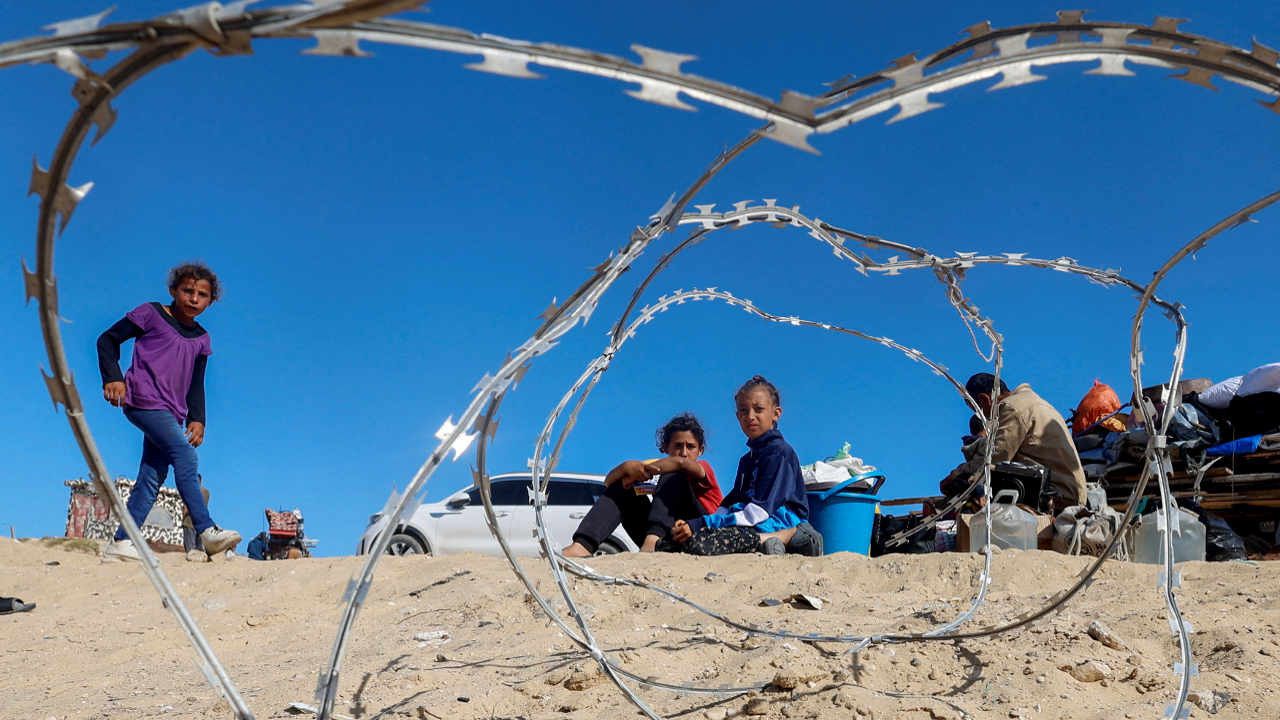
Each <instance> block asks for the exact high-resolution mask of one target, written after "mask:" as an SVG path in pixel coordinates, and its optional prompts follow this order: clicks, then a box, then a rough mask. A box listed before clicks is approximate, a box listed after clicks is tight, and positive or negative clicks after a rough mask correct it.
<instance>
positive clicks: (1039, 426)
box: [970, 383, 1085, 510]
mask: <svg viewBox="0 0 1280 720" xmlns="http://www.w3.org/2000/svg"><path fill="white" fill-rule="evenodd" d="M999 410H1000V428H999V430H997V431H996V436H995V441H994V447H993V448H992V450H991V462H993V463H999V462H1004V461H1005V460H1013V461H1016V462H1030V463H1036V464H1037V465H1043V466H1045V467H1047V468H1049V473H1050V475H1049V482H1050V483H1051V484H1052V485H1054V486H1055V487H1057V488H1058V493H1059V495H1060V496H1061V497H1062V501H1061V502H1060V503H1059V508H1058V509H1059V510H1061V509H1062V507H1065V506H1067V505H1083V504H1084V499H1085V496H1084V492H1085V491H1084V469H1082V468H1081V467H1080V456H1079V455H1077V454H1076V446H1075V442H1074V441H1072V439H1071V431H1070V430H1069V429H1067V423H1066V421H1064V420H1063V419H1062V415H1060V414H1058V411H1057V410H1054V409H1053V406H1052V405H1050V404H1049V403H1047V402H1045V400H1044V398H1042V397H1040V396H1039V395H1037V394H1035V392H1034V391H1033V390H1032V389H1031V386H1030V385H1027V384H1026V383H1023V384H1021V385H1019V386H1018V387H1016V388H1014V389H1013V392H1011V393H1009V395H1007V396H1006V397H1005V398H1004V399H1002V400H1001V401H1000V405H999ZM970 462H976V463H979V464H980V463H981V462H982V458H981V457H978V458H975V460H974V461H970ZM974 469H976V466H975V468H974Z"/></svg>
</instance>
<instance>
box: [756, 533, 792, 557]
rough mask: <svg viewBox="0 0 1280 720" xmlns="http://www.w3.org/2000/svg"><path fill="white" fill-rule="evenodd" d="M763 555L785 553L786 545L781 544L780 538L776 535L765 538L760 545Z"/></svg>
mask: <svg viewBox="0 0 1280 720" xmlns="http://www.w3.org/2000/svg"><path fill="white" fill-rule="evenodd" d="M761 549H762V550H763V551H764V554H765V555H786V554H787V546H786V545H783V544H782V540H781V539H779V538H776V537H771V538H767V539H766V540H765V541H764V544H763V545H762V546H761Z"/></svg>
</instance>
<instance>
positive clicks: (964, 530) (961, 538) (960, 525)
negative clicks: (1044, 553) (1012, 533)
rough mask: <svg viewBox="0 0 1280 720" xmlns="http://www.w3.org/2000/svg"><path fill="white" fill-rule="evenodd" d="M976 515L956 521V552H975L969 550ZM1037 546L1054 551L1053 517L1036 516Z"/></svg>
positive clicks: (964, 516) (963, 516)
mask: <svg viewBox="0 0 1280 720" xmlns="http://www.w3.org/2000/svg"><path fill="white" fill-rule="evenodd" d="M974 515H976V513H971V514H968V515H960V516H959V517H958V518H957V519H956V551H957V552H975V551H977V548H973V549H972V550H970V548H969V524H970V523H971V522H972V521H973V516H974ZM1036 546H1037V547H1038V548H1039V549H1041V550H1052V549H1053V516H1052V515H1036Z"/></svg>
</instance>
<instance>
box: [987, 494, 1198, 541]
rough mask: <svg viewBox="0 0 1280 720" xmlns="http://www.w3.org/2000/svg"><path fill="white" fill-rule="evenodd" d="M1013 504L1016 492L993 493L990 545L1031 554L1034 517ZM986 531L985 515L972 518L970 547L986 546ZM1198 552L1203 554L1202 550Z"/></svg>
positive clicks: (1016, 496)
mask: <svg viewBox="0 0 1280 720" xmlns="http://www.w3.org/2000/svg"><path fill="white" fill-rule="evenodd" d="M1017 501H1018V491H1017V490H1001V491H1000V492H998V493H996V497H995V501H994V502H993V503H992V504H991V544H992V545H995V546H996V547H998V548H1008V549H1014V550H1035V549H1036V516H1035V515H1032V514H1031V513H1029V512H1027V511H1026V510H1023V509H1022V508H1020V507H1018V506H1017V505H1015V504H1014V503H1016V502H1017ZM986 527H987V518H986V515H985V513H981V512H980V513H977V514H975V515H974V516H973V520H972V521H971V523H970V526H969V537H970V540H969V544H970V547H974V548H978V549H981V548H982V546H983V545H984V544H985V543H986V532H987V530H986ZM1202 534H1203V531H1202ZM1201 552H1202V554H1203V550H1202V551H1201Z"/></svg>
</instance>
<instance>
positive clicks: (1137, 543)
mask: <svg viewBox="0 0 1280 720" xmlns="http://www.w3.org/2000/svg"><path fill="white" fill-rule="evenodd" d="M1160 520H1161V517H1160V511H1159V510H1157V511H1155V512H1151V513H1147V514H1146V515H1143V516H1142V524H1141V525H1139V526H1138V527H1137V528H1135V529H1134V530H1133V561H1134V562H1140V563H1152V564H1159V562H1160V545H1161V543H1162V542H1163V539H1162V538H1161V537H1160V535H1161V533H1160ZM1178 529H1179V531H1180V532H1177V533H1174V534H1173V561H1174V562H1175V563H1180V562H1186V561H1188V560H1204V540H1205V536H1204V523H1202V522H1200V520H1199V519H1197V518H1196V514H1195V513H1193V512H1190V511H1188V510H1184V509H1182V508H1178Z"/></svg>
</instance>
